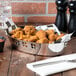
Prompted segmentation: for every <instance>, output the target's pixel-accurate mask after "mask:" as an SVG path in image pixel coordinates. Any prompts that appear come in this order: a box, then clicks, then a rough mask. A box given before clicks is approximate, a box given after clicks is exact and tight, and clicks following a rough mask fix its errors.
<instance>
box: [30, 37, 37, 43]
mask: <svg viewBox="0 0 76 76" xmlns="http://www.w3.org/2000/svg"><path fill="white" fill-rule="evenodd" d="M37 40H38V37H37V36H31V37H30V38H29V41H31V42H36V41H37Z"/></svg>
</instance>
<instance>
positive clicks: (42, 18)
mask: <svg viewBox="0 0 76 76" xmlns="http://www.w3.org/2000/svg"><path fill="white" fill-rule="evenodd" d="M27 21H28V22H32V23H54V22H55V17H50V16H31V17H28V19H27Z"/></svg>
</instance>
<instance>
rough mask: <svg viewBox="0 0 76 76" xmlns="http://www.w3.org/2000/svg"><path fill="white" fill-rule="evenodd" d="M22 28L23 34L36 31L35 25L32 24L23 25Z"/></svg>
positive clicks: (30, 33)
mask: <svg viewBox="0 0 76 76" xmlns="http://www.w3.org/2000/svg"><path fill="white" fill-rule="evenodd" d="M23 30H24V32H25V34H27V35H32V34H34V33H35V32H36V29H35V27H34V26H32V25H31V26H25V27H24V29H23Z"/></svg>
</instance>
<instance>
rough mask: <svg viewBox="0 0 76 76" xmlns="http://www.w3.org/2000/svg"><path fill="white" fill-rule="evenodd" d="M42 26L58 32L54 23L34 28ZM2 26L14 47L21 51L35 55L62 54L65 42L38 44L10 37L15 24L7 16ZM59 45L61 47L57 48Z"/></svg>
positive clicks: (40, 27) (39, 27)
mask: <svg viewBox="0 0 76 76" xmlns="http://www.w3.org/2000/svg"><path fill="white" fill-rule="evenodd" d="M46 26H47V27H46ZM42 27H45V28H43V30H46V29H47V28H52V29H54V30H55V31H56V32H57V33H58V34H59V31H58V29H57V28H56V27H55V25H54V24H50V25H44V26H38V27H36V28H37V29H38V30H40V29H42ZM3 28H4V30H5V32H6V34H7V36H8V38H9V40H10V43H11V45H12V46H15V47H16V49H18V50H19V51H21V52H24V53H29V54H35V55H43V56H56V55H60V54H62V53H63V52H64V51H65V50H64V48H65V45H66V44H65V43H56V44H39V43H35V42H27V41H23V40H17V39H15V38H12V37H11V36H10V35H9V32H10V31H12V30H13V29H16V28H17V26H16V25H15V24H14V22H13V21H12V20H9V19H8V18H5V20H4V25H3ZM60 47H62V48H61V49H59V48H60ZM58 49H59V50H58Z"/></svg>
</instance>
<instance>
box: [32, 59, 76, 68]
mask: <svg viewBox="0 0 76 76" xmlns="http://www.w3.org/2000/svg"><path fill="white" fill-rule="evenodd" d="M61 62H71V63H76V59H72V60H59V61H53V62H46V63H39V64H35V65H33V67H36V68H37V67H42V66H46V65H52V64H58V63H61Z"/></svg>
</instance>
